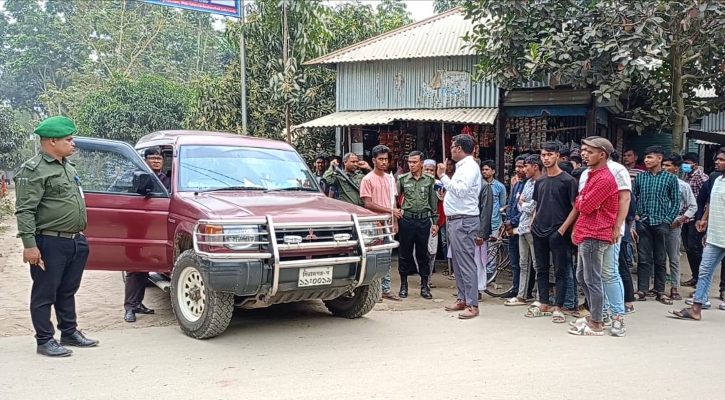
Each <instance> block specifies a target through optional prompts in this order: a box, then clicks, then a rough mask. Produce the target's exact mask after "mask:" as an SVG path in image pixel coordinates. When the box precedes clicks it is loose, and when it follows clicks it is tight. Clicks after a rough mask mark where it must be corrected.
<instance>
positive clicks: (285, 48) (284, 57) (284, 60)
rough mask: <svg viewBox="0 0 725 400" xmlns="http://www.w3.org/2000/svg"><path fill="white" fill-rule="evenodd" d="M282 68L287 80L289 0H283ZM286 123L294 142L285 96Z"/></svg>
mask: <svg viewBox="0 0 725 400" xmlns="http://www.w3.org/2000/svg"><path fill="white" fill-rule="evenodd" d="M282 36H283V38H282V63H283V64H284V65H283V66H282V70H283V71H284V77H285V80H287V57H288V46H289V28H288V27H287V0H283V1H282ZM284 124H285V133H286V135H287V143H289V144H292V134H291V132H290V110H289V100H287V99H286V97H285V102H284Z"/></svg>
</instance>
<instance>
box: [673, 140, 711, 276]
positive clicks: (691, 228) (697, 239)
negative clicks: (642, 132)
mask: <svg viewBox="0 0 725 400" xmlns="http://www.w3.org/2000/svg"><path fill="white" fill-rule="evenodd" d="M699 158H700V157H699V156H698V154H697V153H687V154H685V155H684V156H682V166H681V167H680V168H681V169H682V172H683V173H684V176H683V177H682V179H683V180H684V181H685V182H687V183H688V184H690V188H691V189H692V194H694V195H695V198H697V195H698V194H700V190H701V189H702V185H703V184H704V183H705V182H706V181H707V180H708V176H707V175H705V173H704V172H702V171H701V170H700V169H699V168H698V167H697V164H698V161H699ZM700 212H702V210H700ZM703 236H704V233H701V232H698V231H697V229H695V221H691V222H688V223H686V224H684V225H682V243H683V245H684V247H685V252H686V253H687V263H688V264H690V271H691V272H692V279H690V280H689V281H686V282H683V283H682V286H691V287H695V286H697V277H698V274H699V272H700V262H701V261H702V237H703Z"/></svg>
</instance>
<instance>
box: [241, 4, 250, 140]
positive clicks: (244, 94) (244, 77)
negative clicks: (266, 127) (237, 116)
mask: <svg viewBox="0 0 725 400" xmlns="http://www.w3.org/2000/svg"><path fill="white" fill-rule="evenodd" d="M246 12H247V10H246V7H245V6H244V0H242V4H241V13H242V14H241V16H240V18H239V22H240V27H239V72H240V76H241V79H240V81H241V84H240V87H239V90H240V98H241V103H242V104H241V108H242V134H243V135H246V134H247V133H248V132H247V46H246V44H245V40H244V28H245V27H246V16H245V14H246Z"/></svg>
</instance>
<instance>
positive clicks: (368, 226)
mask: <svg viewBox="0 0 725 400" xmlns="http://www.w3.org/2000/svg"><path fill="white" fill-rule="evenodd" d="M360 232H361V233H362V240H363V243H365V244H372V243H373V242H375V241H376V240H378V239H379V238H376V237H375V236H376V235H379V234H380V233H381V232H380V227H378V225H377V224H376V223H375V222H362V223H361V224H360Z"/></svg>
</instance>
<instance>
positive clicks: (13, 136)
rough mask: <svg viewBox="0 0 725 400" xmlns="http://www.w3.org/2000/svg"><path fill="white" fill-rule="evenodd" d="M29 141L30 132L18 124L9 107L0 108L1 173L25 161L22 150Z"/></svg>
mask: <svg viewBox="0 0 725 400" xmlns="http://www.w3.org/2000/svg"><path fill="white" fill-rule="evenodd" d="M27 141H28V132H26V131H25V129H23V127H22V126H20V124H19V123H18V122H17V119H16V117H15V114H14V112H13V110H12V109H10V108H9V107H0V171H4V170H6V169H13V168H15V167H17V166H18V165H20V163H22V162H23V161H24V160H23V159H22V158H21V151H20V150H21V149H22V148H23V146H24V145H25V143H26V142H27Z"/></svg>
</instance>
